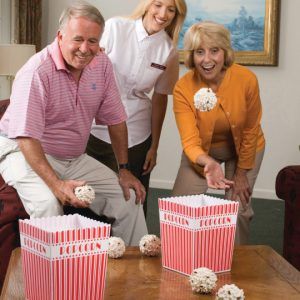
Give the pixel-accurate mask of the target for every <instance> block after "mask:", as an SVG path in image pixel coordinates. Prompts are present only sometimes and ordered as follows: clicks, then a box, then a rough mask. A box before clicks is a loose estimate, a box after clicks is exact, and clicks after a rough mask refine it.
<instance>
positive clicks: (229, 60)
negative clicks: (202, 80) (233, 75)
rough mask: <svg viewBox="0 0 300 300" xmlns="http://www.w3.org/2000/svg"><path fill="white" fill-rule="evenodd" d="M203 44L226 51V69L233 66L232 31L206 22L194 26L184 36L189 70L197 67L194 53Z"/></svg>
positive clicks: (185, 62) (185, 56) (186, 62)
mask: <svg viewBox="0 0 300 300" xmlns="http://www.w3.org/2000/svg"><path fill="white" fill-rule="evenodd" d="M203 43H205V44H206V45H207V46H209V47H218V48H221V49H223V50H224V54H225V59H224V68H225V69H227V68H228V67H230V66H231V65H232V64H233V62H234V51H233V49H232V47H231V39H230V31H229V30H228V29H227V28H225V27H224V26H223V25H221V24H218V23H214V22H210V21H205V22H199V23H196V24H194V25H192V26H191V27H190V28H189V29H188V30H187V32H186V33H185V35H184V51H185V52H184V64H185V65H186V67H187V68H189V69H193V68H194V67H195V64H194V51H195V50H197V49H199V48H200V47H201V45H202V44H203Z"/></svg>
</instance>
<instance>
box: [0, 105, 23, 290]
mask: <svg viewBox="0 0 300 300" xmlns="http://www.w3.org/2000/svg"><path fill="white" fill-rule="evenodd" d="M8 105H9V100H1V101H0V119H1V117H2V115H3V113H4V112H5V110H6V108H7V106H8ZM25 218H29V216H28V215H27V213H26V211H25V209H24V207H23V204H22V202H21V200H20V198H19V196H18V194H17V192H16V190H15V189H14V188H12V187H10V186H8V185H7V184H5V182H4V180H3V178H2V176H1V175H0V291H1V288H2V285H3V281H4V278H5V274H6V270H7V266H8V262H9V258H10V255H11V252H12V251H13V250H14V249H15V248H16V247H18V246H19V245H20V237H19V226H18V220H19V219H25Z"/></svg>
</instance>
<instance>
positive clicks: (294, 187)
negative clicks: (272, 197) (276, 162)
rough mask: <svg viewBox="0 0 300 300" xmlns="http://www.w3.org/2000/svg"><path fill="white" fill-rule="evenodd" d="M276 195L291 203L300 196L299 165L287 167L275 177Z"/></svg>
mask: <svg viewBox="0 0 300 300" xmlns="http://www.w3.org/2000/svg"><path fill="white" fill-rule="evenodd" d="M275 189H276V195H277V197H278V198H280V199H283V200H285V201H293V200H295V199H296V197H297V194H298V195H300V165H299V166H287V167H285V168H283V169H282V170H280V171H279V173H278V175H277V177H276V185H275Z"/></svg>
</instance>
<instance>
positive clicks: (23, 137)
mask: <svg viewBox="0 0 300 300" xmlns="http://www.w3.org/2000/svg"><path fill="white" fill-rule="evenodd" d="M103 27H104V20H103V17H102V16H101V14H100V12H99V11H98V10H97V9H96V8H95V7H93V6H91V5H89V4H87V3H85V2H77V3H76V4H73V5H71V6H70V7H68V8H67V9H66V10H65V11H64V12H63V14H62V16H61V18H60V27H59V31H58V34H57V38H56V39H55V41H54V42H53V43H52V44H51V45H49V46H47V47H46V48H45V49H43V50H42V51H41V52H39V53H37V54H36V55H34V56H33V57H32V58H31V59H30V60H29V61H28V62H27V63H26V64H25V65H24V66H23V67H22V69H21V70H20V71H19V72H18V74H17V76H16V79H15V82H14V85H13V90H12V95H11V104H10V106H9V107H8V110H7V112H6V114H5V115H4V116H3V118H2V120H1V122H0V135H1V137H0V159H1V160H0V172H1V174H2V176H3V178H4V180H5V181H6V182H7V183H8V184H9V185H11V186H13V187H14V188H15V189H16V190H17V191H18V194H19V196H20V198H21V200H22V202H23V204H24V207H25V209H26V211H27V212H28V214H29V215H30V216H31V217H44V216H54V215H61V214H62V213H63V210H62V204H68V205H72V206H75V207H86V206H87V205H86V204H85V203H84V202H82V201H80V200H79V199H77V198H76V196H75V194H74V189H75V187H77V186H81V185H83V184H85V183H87V184H89V185H91V186H92V187H93V188H94V189H95V192H96V199H95V201H94V202H93V203H92V204H91V205H90V208H91V209H92V210H93V211H94V212H95V213H97V214H105V215H106V216H107V217H111V218H115V219H116V221H115V222H114V224H113V225H112V233H113V235H116V236H119V237H121V238H123V239H124V240H125V242H126V244H127V245H136V244H138V242H139V239H140V238H141V236H142V235H144V234H146V233H147V229H146V223H145V218H144V215H143V211H142V206H141V205H140V203H142V202H143V201H144V198H145V190H144V188H143V186H142V185H141V183H140V182H139V181H138V180H137V179H136V178H135V177H134V176H133V175H132V174H131V173H130V171H129V170H128V164H127V159H128V158H127V128H126V123H125V121H126V114H125V111H124V108H123V106H122V103H121V100H120V97H119V93H118V90H117V87H116V83H115V80H114V75H113V71H112V66H111V63H110V61H109V59H108V58H107V56H106V55H105V54H104V53H103V52H101V51H100V49H99V40H100V37H101V34H102V31H103ZM93 119H95V121H96V124H102V125H107V126H108V128H109V132H110V136H111V140H112V144H113V146H114V150H115V154H116V157H117V160H118V162H119V178H118V177H117V175H116V174H115V173H114V172H113V171H111V170H110V169H109V168H107V167H106V166H104V165H103V164H101V163H99V162H98V161H96V160H94V159H93V158H92V157H89V156H88V155H87V154H85V153H84V151H85V147H86V144H87V140H88V137H89V132H90V128H91V125H92V121H93ZM130 189H131V192H130ZM132 189H134V190H135V192H136V197H135V196H134V193H133V192H132ZM124 198H125V199H124ZM125 200H126V201H125Z"/></svg>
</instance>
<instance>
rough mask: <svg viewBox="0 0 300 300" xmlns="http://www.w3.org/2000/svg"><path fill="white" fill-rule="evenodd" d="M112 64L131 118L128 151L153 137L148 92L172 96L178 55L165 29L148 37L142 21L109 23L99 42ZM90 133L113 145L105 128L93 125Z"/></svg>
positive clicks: (119, 19) (117, 19)
mask: <svg viewBox="0 0 300 300" xmlns="http://www.w3.org/2000/svg"><path fill="white" fill-rule="evenodd" d="M100 46H101V47H103V48H105V52H106V54H107V55H108V56H109V58H110V60H111V61H112V64H113V69H114V72H115V76H116V81H117V85H118V88H119V91H120V94H121V99H122V103H123V105H124V107H125V110H126V113H127V116H128V119H127V128H128V145H129V148H130V147H132V146H135V145H137V144H140V143H142V142H143V141H145V140H146V139H147V138H148V137H149V136H150V134H151V110H152V103H151V98H150V97H149V95H148V94H149V93H150V92H151V91H152V89H153V88H154V91H156V92H157V93H160V94H166V95H168V94H172V91H173V87H174V85H175V83H176V81H177V80H178V75H179V65H178V52H177V50H176V49H175V48H174V46H173V43H172V40H171V39H170V37H169V36H168V35H167V33H166V32H165V31H164V30H161V31H160V32H158V33H155V34H152V35H148V33H147V32H146V30H145V28H144V26H143V23H142V19H139V20H130V19H126V18H112V19H109V20H108V21H106V23H105V30H104V33H103V36H102V38H101V41H100ZM91 133H92V134H93V135H94V136H96V137H97V138H99V139H101V140H103V141H105V142H108V143H110V138H109V134H108V129H107V127H106V126H100V125H95V124H93V127H92V131H91Z"/></svg>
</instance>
